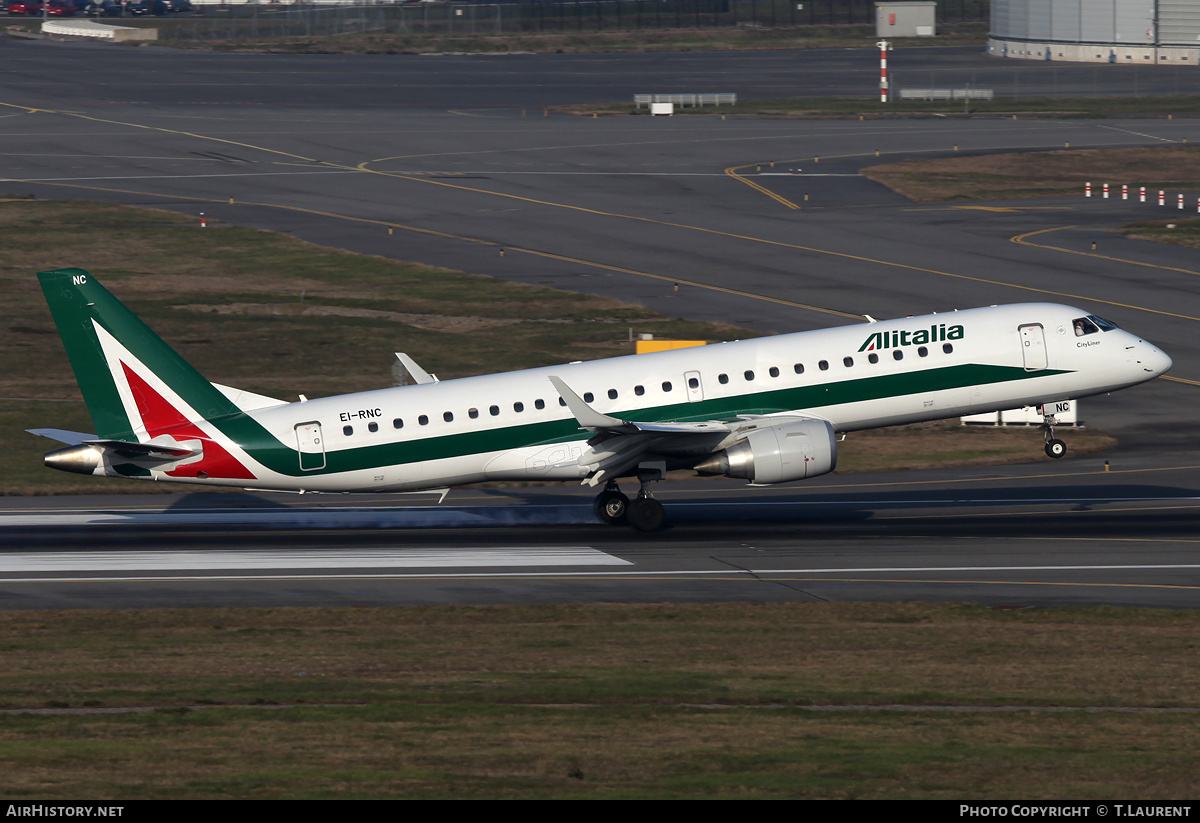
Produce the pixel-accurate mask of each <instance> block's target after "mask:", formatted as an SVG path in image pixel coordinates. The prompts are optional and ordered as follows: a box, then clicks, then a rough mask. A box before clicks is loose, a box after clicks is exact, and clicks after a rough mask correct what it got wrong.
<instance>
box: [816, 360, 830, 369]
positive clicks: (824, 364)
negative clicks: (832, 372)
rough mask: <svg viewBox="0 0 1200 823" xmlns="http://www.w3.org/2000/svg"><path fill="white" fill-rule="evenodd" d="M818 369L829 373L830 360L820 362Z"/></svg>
mask: <svg viewBox="0 0 1200 823" xmlns="http://www.w3.org/2000/svg"><path fill="white" fill-rule="evenodd" d="M817 368H818V369H820V370H821V371H829V361H828V360H822V361H820V362H819V363H817Z"/></svg>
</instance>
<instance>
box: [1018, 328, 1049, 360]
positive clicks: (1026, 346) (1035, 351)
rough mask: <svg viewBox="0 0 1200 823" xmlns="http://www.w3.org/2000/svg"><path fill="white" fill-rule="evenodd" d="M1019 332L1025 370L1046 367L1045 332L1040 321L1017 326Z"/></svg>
mask: <svg viewBox="0 0 1200 823" xmlns="http://www.w3.org/2000/svg"><path fill="white" fill-rule="evenodd" d="M1017 330H1018V331H1019V332H1020V333H1021V357H1022V358H1023V359H1024V361H1025V371H1041V370H1042V369H1044V368H1046V333H1045V330H1044V329H1042V324H1041V323H1029V324H1028V325H1024V326H1018V327H1017Z"/></svg>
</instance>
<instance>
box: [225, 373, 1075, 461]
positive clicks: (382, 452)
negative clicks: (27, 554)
mask: <svg viewBox="0 0 1200 823" xmlns="http://www.w3.org/2000/svg"><path fill="white" fill-rule="evenodd" d="M1064 373H1065V372H1062V371H1055V370H1053V369H1043V370H1041V371H1036V372H1027V371H1025V370H1024V369H1023V368H1020V367H1016V366H990V365H980V364H964V365H958V366H946V367H943V368H933V369H925V370H922V371H917V372H906V373H903V374H890V375H879V376H875V377H865V378H859V379H854V380H842V381H838V382H835V383H821V384H818V385H812V386H793V387H790V388H783V389H775V390H771V391H760V392H750V393H747V394H740V395H736V396H733V397H720V398H711V399H706V400H700V401H697V402H695V403H676V404H671V405H667V406H651V407H647V408H643V409H630V410H628V411H622V412H619V413H618V414H617V416H618V417H620V418H622V419H626V420H634V421H640V422H645V423H655V422H664V421H673V422H698V421H705V420H732V419H734V418H735V416H736V415H739V414H776V413H780V412H787V411H802V410H804V409H812V408H820V407H829V406H838V405H842V404H846V403H859V402H863V401H868V400H881V399H886V398H892V397H903V396H906V395H915V394H928V393H930V392H937V391H945V390H948V389H960V388H965V387H967V386H975V385H983V384H989V383H1007V382H1013V381H1017V380H1027V379H1030V378H1036V377H1047V376H1051V375H1056V374H1064ZM964 405H965V404H964ZM212 422H213V423H214V425H216V426H217V427H218V428H219V429H220V430H221V431H222V432H224V433H225V434H226V435H227V436H229V437H230V438H232V439H233V440H234V441H235V442H237V443H238V444H239V445H241V446H242V448H244V449H246V451H247V452H248V453H249V454H250V455H251V456H252V457H253V458H254V459H255V460H257V461H259V462H260V463H261V464H262V465H264V466H266V467H267V468H269V469H271V470H272V471H275V472H278V473H280V474H284V475H291V476H296V477H298V476H302V475H323V474H337V473H339V472H348V471H358V470H364V469H374V468H379V467H383V466H395V465H404V464H410V463H421V462H424V461H428V460H439V459H445V458H451V457H461V456H464V455H470V454H482V453H488V452H498V451H507V450H510V449H516V448H522V447H526V446H542V445H550V444H553V443H563V442H568V441H572V440H580V439H582V438H585V437H587V436H588V434H587V433H586V432H583V431H581V430H580V428H579V424H578V423H577V422H576V421H575V420H574V419H566V420H545V421H540V422H535V423H527V424H524V425H519V426H504V427H500V428H494V429H485V430H479V431H470V432H461V433H458V434H447V435H441V436H430V437H423V438H419V439H412V440H402V441H399V442H388V443H379V444H376V445H370V446H362V447H358V448H352V449H340V450H329V451H326V465H325V467H324V468H323V469H319V470H316V471H301V469H300V461H299V458H298V452H297V450H296V449H295V448H293V447H290V446H286V445H284V444H283V443H281V442H280V441H279V440H278V439H277V438H276V437H275V436H274V435H272V434H271V433H270V432H268V431H267V430H266V429H265V428H264V427H263V426H262V425H261V424H260V423H258V422H257V421H255V420H253V419H251V418H250V417H249V416H247V415H244V414H236V415H232V416H228V417H223V418H217V419H215V420H213V421H212ZM434 425H436V424H434Z"/></svg>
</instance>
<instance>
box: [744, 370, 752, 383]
mask: <svg viewBox="0 0 1200 823" xmlns="http://www.w3.org/2000/svg"><path fill="white" fill-rule="evenodd" d="M742 376H743V377H745V378H746V380H747V381H750V380H753V379H754V372H752V371H747V372H744V373H743V374H742Z"/></svg>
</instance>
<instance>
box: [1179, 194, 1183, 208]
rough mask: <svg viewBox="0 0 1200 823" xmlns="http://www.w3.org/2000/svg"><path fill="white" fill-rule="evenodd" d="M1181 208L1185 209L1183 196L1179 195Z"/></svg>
mask: <svg viewBox="0 0 1200 823" xmlns="http://www.w3.org/2000/svg"><path fill="white" fill-rule="evenodd" d="M1179 208H1181V209H1182V208H1183V195H1182V194H1181V195H1179Z"/></svg>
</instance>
